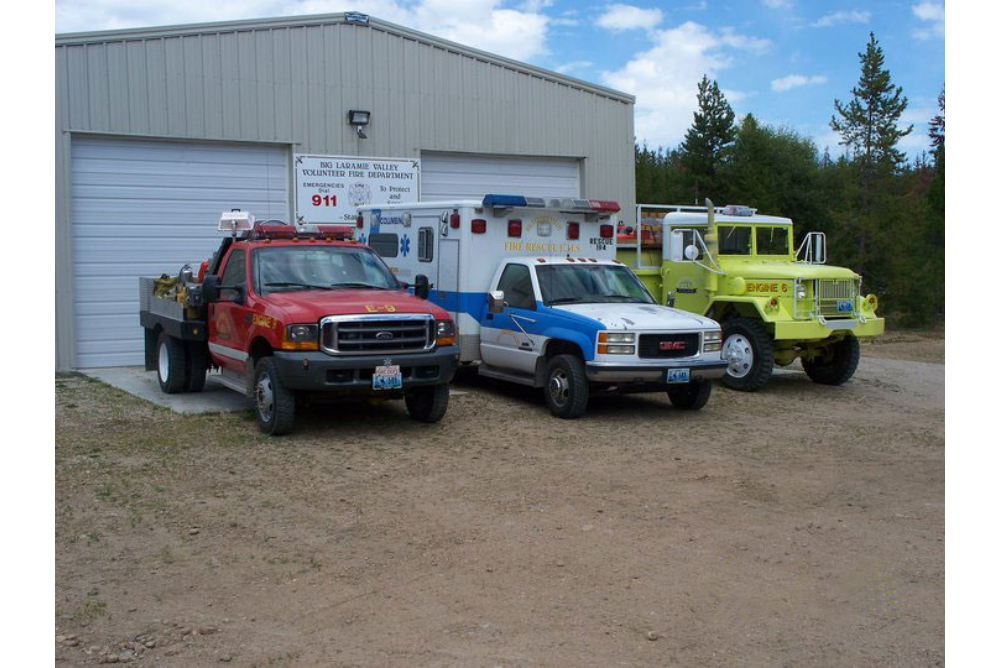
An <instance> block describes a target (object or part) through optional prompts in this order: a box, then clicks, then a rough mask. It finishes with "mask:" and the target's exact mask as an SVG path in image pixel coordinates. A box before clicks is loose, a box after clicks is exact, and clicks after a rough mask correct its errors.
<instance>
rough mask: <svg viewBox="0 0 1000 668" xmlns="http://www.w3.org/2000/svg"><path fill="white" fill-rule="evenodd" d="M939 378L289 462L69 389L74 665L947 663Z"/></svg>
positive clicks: (519, 405) (393, 413)
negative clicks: (945, 654) (945, 657)
mask: <svg viewBox="0 0 1000 668" xmlns="http://www.w3.org/2000/svg"><path fill="white" fill-rule="evenodd" d="M943 361H944V338H943V333H942V334H940V335H925V334H913V333H905V334H893V335H889V336H887V337H886V339H885V340H884V341H883V342H880V343H878V344H874V345H866V346H865V347H864V353H863V358H862V362H861V366H860V369H859V372H858V374H857V376H856V377H855V379H854V380H853V381H852V382H850V383H849V384H847V385H845V386H843V387H839V388H831V387H823V386H818V385H814V384H813V383H811V382H810V381H809V380H808V379H807V378H806V376H805V374H804V373H802V372H801V370H800V369H799V368H798V367H795V368H793V369H792V370H791V371H790V372H785V373H782V374H780V375H777V376H776V377H775V378H774V379H773V381H772V383H771V385H770V386H769V387H768V388H767V389H766V391H764V392H761V393H757V394H741V393H737V392H733V391H729V390H726V389H724V388H722V387H721V386H718V387H716V390H715V393H714V394H713V397H712V399H711V401H710V402H709V404H708V406H707V407H706V408H705V409H704V410H703V411H701V412H700V413H684V412H681V411H677V410H674V409H673V408H671V407H670V405H669V402H668V400H667V399H666V397H665V396H659V395H633V396H628V397H619V398H608V399H603V400H595V401H593V402H592V406H591V410H590V413H589V415H588V416H587V417H586V418H584V419H582V420H577V421H561V420H557V419H555V418H552V417H550V416H549V414H548V412H547V410H546V408H545V406H544V403H543V402H542V400H541V398H540V397H539V396H537V395H536V394H535V393H533V392H530V391H527V390H522V389H519V388H513V389H511V388H508V387H506V386H502V385H498V384H491V383H486V382H483V381H481V380H478V379H475V378H463V379H461V380H459V382H458V383H457V384H456V389H461V390H464V391H465V392H466V393H465V394H463V395H461V396H454V397H453V398H452V403H451V407H450V408H449V411H448V414H447V416H446V417H445V419H444V421H443V422H442V423H441V424H439V425H423V424H418V423H415V422H413V421H410V420H409V419H408V418H407V417H406V414H405V409H404V408H403V406H402V405H401V404H400V403H398V402H391V403H387V404H383V405H381V406H372V405H357V404H355V405H344V406H336V407H327V408H322V409H316V410H313V411H311V412H310V413H309V414H307V415H304V416H302V418H301V419H300V420H299V421H298V423H297V431H296V432H295V433H294V434H293V435H292V436H290V437H286V438H281V439H270V438H267V437H264V436H261V435H259V434H258V432H257V429H256V426H255V424H254V422H253V418H252V416H251V415H249V414H227V415H209V416H188V417H183V416H179V415H175V414H172V413H170V412H168V411H166V410H165V409H161V408H157V407H154V406H153V405H151V404H149V403H146V402H144V401H142V400H139V399H136V398H133V397H130V396H129V395H126V394H124V393H122V392H120V391H118V390H115V389H112V388H110V387H108V386H105V385H103V384H101V383H99V382H97V381H93V380H90V379H87V378H85V377H82V376H60V377H57V378H56V381H55V382H56V388H57V390H56V397H57V405H56V449H55V474H56V490H57V492H56V497H57V498H56V536H55V549H56V601H55V634H56V641H55V642H56V658H57V663H59V664H63V665H86V664H95V663H100V662H109V661H115V662H117V661H137V662H138V663H139V664H143V665H157V666H193V665H218V664H219V663H220V662H221V663H228V664H229V665H236V666H312V665H323V666H350V665H377V666H410V665H461V666H522V665H551V666H610V665H657V666H692V665H707V666H731V665H751V666H819V665H822V666H830V665H841V666H856V665H888V666H937V665H942V664H943V662H944V572H945V571H944V567H945V544H944V533H945V529H944V522H945V520H944V510H945V488H944V468H945V467H944V457H945V448H944V419H945V413H944V365H943Z"/></svg>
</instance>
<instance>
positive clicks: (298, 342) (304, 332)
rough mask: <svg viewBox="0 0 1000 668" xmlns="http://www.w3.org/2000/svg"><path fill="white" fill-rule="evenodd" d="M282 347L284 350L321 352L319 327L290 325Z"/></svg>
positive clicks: (286, 328) (286, 329)
mask: <svg viewBox="0 0 1000 668" xmlns="http://www.w3.org/2000/svg"><path fill="white" fill-rule="evenodd" d="M281 347H282V349H284V350H319V325H315V324H313V325H288V326H287V327H285V337H284V340H283V341H282V342H281Z"/></svg>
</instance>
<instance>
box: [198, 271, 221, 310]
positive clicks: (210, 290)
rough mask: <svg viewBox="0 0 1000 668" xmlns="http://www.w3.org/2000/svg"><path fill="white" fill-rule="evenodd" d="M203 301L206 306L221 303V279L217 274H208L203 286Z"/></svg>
mask: <svg viewBox="0 0 1000 668" xmlns="http://www.w3.org/2000/svg"><path fill="white" fill-rule="evenodd" d="M201 299H202V301H204V302H205V303H206V304H212V303H214V302H217V301H219V277H218V276H216V275H215V274H208V275H207V276H205V280H204V281H203V282H202V284H201Z"/></svg>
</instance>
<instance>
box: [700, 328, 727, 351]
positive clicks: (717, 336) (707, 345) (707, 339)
mask: <svg viewBox="0 0 1000 668" xmlns="http://www.w3.org/2000/svg"><path fill="white" fill-rule="evenodd" d="M716 350H722V332H721V331H719V330H717V329H716V330H713V331H711V332H705V334H704V336H702V337H701V351H702V352H703V353H711V352H715V351H716Z"/></svg>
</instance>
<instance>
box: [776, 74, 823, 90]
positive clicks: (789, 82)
mask: <svg viewBox="0 0 1000 668" xmlns="http://www.w3.org/2000/svg"><path fill="white" fill-rule="evenodd" d="M826 82H827V78H826V77H825V76H823V75H822V74H814V75H813V76H811V77H808V76H806V75H804V74H789V75H788V76H787V77H782V78H780V79H774V80H773V81H771V90H773V91H774V92H775V93H784V92H785V91H789V90H792V89H794V88H801V87H802V86H818V85H821V84H825V83H826Z"/></svg>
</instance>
